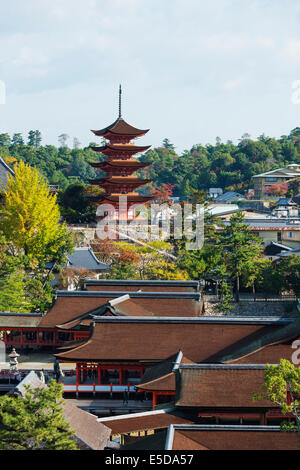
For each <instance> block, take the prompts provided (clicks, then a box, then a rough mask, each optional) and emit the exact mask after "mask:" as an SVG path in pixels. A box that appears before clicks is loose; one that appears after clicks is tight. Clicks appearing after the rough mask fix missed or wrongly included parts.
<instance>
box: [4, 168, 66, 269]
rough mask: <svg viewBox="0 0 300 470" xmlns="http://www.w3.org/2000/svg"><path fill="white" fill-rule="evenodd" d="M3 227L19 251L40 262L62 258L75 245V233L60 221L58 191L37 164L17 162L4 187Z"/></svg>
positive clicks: (5, 233) (7, 237)
mask: <svg viewBox="0 0 300 470" xmlns="http://www.w3.org/2000/svg"><path fill="white" fill-rule="evenodd" d="M3 213H4V216H2V218H1V220H0V230H1V231H2V233H3V235H4V236H5V238H6V240H7V242H8V243H9V244H11V245H13V246H14V247H15V249H16V252H17V253H20V252H21V253H23V254H24V255H25V256H27V257H29V258H31V259H33V260H34V259H36V260H38V262H39V264H40V263H46V262H48V261H52V260H56V261H57V262H60V261H62V258H64V255H65V254H66V253H67V252H69V251H70V250H71V249H72V241H71V236H70V234H69V233H68V232H67V227H66V225H65V224H61V223H60V211H59V207H58V205H57V203H56V195H51V194H50V192H49V190H48V187H47V183H46V181H45V179H44V178H43V177H42V176H41V175H40V174H39V172H38V171H37V169H36V168H31V167H29V166H28V165H26V164H24V163H23V162H22V161H21V162H20V163H19V164H17V165H15V177H13V176H11V177H9V179H8V182H7V189H6V190H5V191H4V206H3Z"/></svg>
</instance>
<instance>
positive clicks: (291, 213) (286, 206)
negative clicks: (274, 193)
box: [274, 197, 299, 217]
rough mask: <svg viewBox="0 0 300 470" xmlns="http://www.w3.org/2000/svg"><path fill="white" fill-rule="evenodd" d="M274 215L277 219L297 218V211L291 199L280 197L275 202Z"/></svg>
mask: <svg viewBox="0 0 300 470" xmlns="http://www.w3.org/2000/svg"><path fill="white" fill-rule="evenodd" d="M274 214H276V216H277V217H298V215H299V210H298V208H297V204H296V203H295V202H293V200H292V198H287V197H282V198H280V199H279V201H277V202H276V208H275V209H274Z"/></svg>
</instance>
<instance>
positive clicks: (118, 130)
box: [92, 117, 149, 138]
mask: <svg viewBox="0 0 300 470" xmlns="http://www.w3.org/2000/svg"><path fill="white" fill-rule="evenodd" d="M92 132H93V133H94V134H95V135H97V136H101V137H102V136H103V137H108V138H109V135H126V136H131V137H132V138H134V137H138V136H142V135H145V134H146V133H147V132H149V129H144V130H142V129H137V128H136V127H133V126H131V125H130V124H128V123H127V122H126V121H124V119H122V118H121V117H119V118H118V119H117V120H116V121H115V122H113V123H112V124H111V125H110V126H107V127H105V128H104V129H101V130H99V131H95V130H92Z"/></svg>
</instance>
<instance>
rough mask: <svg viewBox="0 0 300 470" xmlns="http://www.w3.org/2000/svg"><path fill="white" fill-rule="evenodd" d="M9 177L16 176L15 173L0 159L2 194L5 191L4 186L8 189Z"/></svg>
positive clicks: (0, 190)
mask: <svg viewBox="0 0 300 470" xmlns="http://www.w3.org/2000/svg"><path fill="white" fill-rule="evenodd" d="M9 175H12V176H15V173H14V171H13V170H12V169H11V168H10V167H9V166H8V165H7V164H6V163H5V161H4V160H3V159H2V158H1V157H0V193H1V192H2V191H3V187H2V185H3V186H4V188H6V183H7V178H8V176H9Z"/></svg>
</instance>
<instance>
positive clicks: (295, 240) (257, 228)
mask: <svg viewBox="0 0 300 470" xmlns="http://www.w3.org/2000/svg"><path fill="white" fill-rule="evenodd" d="M299 222H300V221H298V220H295V221H291V220H286V219H278V218H273V219H269V218H265V219H254V218H251V219H250V218H246V219H245V223H246V224H247V225H248V226H249V229H250V230H251V231H252V232H254V233H255V234H256V235H257V236H258V237H259V238H261V239H262V242H263V243H264V244H265V245H267V244H269V243H270V242H278V243H282V244H284V245H286V246H289V247H291V248H298V247H300V223H299Z"/></svg>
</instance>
